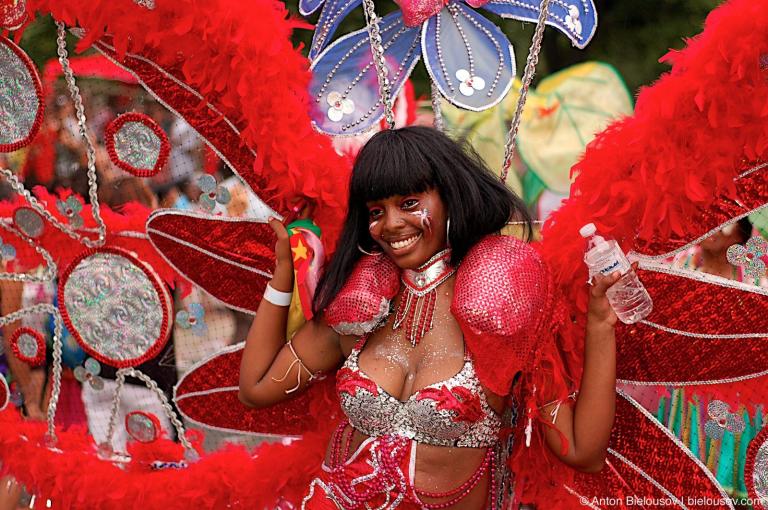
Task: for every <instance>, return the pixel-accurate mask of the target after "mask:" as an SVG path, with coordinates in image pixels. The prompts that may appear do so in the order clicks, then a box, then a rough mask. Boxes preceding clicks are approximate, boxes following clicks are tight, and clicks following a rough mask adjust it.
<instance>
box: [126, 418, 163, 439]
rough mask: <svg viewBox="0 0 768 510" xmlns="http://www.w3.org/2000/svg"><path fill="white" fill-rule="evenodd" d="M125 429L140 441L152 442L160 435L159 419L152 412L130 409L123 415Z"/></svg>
mask: <svg viewBox="0 0 768 510" xmlns="http://www.w3.org/2000/svg"><path fill="white" fill-rule="evenodd" d="M125 430H126V432H128V435H129V436H131V438H133V439H134V440H136V441H138V442H140V443H152V442H153V441H155V440H156V439H157V438H158V437H160V420H158V419H157V416H155V415H154V414H152V413H146V412H144V411H131V412H130V413H128V414H127V415H126V416H125Z"/></svg>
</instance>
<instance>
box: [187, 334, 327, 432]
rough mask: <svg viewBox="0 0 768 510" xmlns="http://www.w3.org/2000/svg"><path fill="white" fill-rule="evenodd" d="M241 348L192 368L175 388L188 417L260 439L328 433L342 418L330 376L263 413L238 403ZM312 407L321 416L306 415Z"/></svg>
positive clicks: (231, 348) (229, 349) (233, 347)
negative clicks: (308, 433) (259, 436)
mask: <svg viewBox="0 0 768 510" xmlns="http://www.w3.org/2000/svg"><path fill="white" fill-rule="evenodd" d="M242 356H243V344H238V345H234V346H232V347H228V348H226V349H224V350H222V351H220V352H219V353H217V354H215V355H213V356H211V357H209V358H208V359H205V360H203V361H201V362H200V363H197V364H196V365H194V366H193V367H192V368H191V369H190V370H189V372H187V373H186V374H184V376H182V377H181V379H179V382H178V383H177V384H176V387H175V388H174V401H175V402H176V406H177V407H178V409H179V411H180V412H181V414H182V415H184V417H185V418H186V419H187V420H189V421H191V422H193V423H196V424H199V425H203V426H205V427H208V428H212V429H215V430H223V431H230V432H239V433H253V434H259V435H262V436H265V435H266V436H270V435H273V436H294V437H295V436H300V435H302V434H304V433H305V432H308V431H317V430H319V429H322V430H328V431H329V436H330V430H331V429H332V427H333V424H334V423H335V422H336V421H337V419H338V417H339V412H340V409H339V405H338V400H337V397H336V393H335V390H334V384H333V382H334V378H333V377H327V378H326V379H324V380H322V381H319V382H317V383H315V384H313V385H311V386H310V387H309V389H308V390H307V391H304V392H302V393H300V394H299V395H297V396H296V397H294V398H291V399H289V400H286V401H285V402H282V403H280V404H277V405H273V406H270V407H267V408H264V409H252V408H249V407H246V406H245V405H243V403H242V402H240V400H239V399H238V391H239V377H240V360H241V359H242ZM310 408H313V409H316V410H317V411H318V412H315V413H312V412H308V410H309V409H310Z"/></svg>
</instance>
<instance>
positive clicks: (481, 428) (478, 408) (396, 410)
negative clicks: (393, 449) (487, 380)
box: [336, 342, 501, 448]
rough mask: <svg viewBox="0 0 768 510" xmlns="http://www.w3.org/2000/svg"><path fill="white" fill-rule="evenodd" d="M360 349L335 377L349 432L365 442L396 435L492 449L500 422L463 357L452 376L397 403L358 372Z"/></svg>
mask: <svg viewBox="0 0 768 510" xmlns="http://www.w3.org/2000/svg"><path fill="white" fill-rule="evenodd" d="M362 345H363V342H360V343H359V344H358V345H357V346H355V348H354V349H352V352H351V354H350V355H349V357H348V358H347V360H346V362H345V363H344V366H343V367H342V368H341V370H339V371H338V373H337V375H336V390H337V392H338V394H339V399H340V401H341V407H342V409H343V410H344V413H345V414H346V415H347V418H348V419H349V423H350V424H351V425H352V426H353V427H354V428H355V429H357V430H358V431H360V432H362V433H363V434H365V435H367V436H371V437H381V436H386V435H396V436H401V437H406V438H408V439H413V440H415V441H417V442H419V443H424V444H429V445H434V446H456V447H465V448H486V447H490V446H493V445H494V444H496V442H497V441H498V438H499V432H500V430H501V419H500V418H499V416H498V415H497V414H496V412H495V411H494V410H493V409H492V408H491V407H490V406H489V405H488V402H487V400H486V398H485V393H484V391H483V388H482V386H481V385H480V381H479V380H478V379H477V376H476V375H475V367H474V364H473V363H472V359H471V358H470V357H469V355H466V356H465V359H464V366H463V367H462V369H461V371H460V372H459V373H458V374H456V375H454V376H453V377H451V378H450V379H446V380H445V381H441V382H438V383H435V384H430V385H429V386H427V387H425V388H422V389H420V390H419V391H417V392H416V393H414V394H413V395H411V396H410V397H409V398H408V400H406V401H405V402H401V401H400V400H399V399H397V398H395V397H394V396H392V395H390V394H389V393H387V392H386V390H384V389H383V388H382V387H381V386H379V385H378V384H376V382H374V381H373V380H372V379H371V378H370V377H368V376H367V375H366V374H365V373H364V372H363V371H362V370H360V367H359V365H358V359H359V357H360V350H361V349H362Z"/></svg>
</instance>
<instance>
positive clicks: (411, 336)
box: [392, 249, 456, 347]
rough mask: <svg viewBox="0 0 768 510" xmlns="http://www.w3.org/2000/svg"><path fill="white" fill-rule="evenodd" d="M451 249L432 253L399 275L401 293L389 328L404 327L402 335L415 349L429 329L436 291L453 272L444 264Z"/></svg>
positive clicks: (448, 265)
mask: <svg viewBox="0 0 768 510" xmlns="http://www.w3.org/2000/svg"><path fill="white" fill-rule="evenodd" d="M450 259H451V250H450V249H446V250H443V251H441V252H438V253H436V254H435V255H434V256H433V257H432V258H431V259H429V260H428V261H427V262H426V263H424V264H423V265H422V266H420V267H419V268H418V269H415V270H412V269H406V270H405V271H403V274H402V276H401V279H402V282H403V285H404V287H405V290H404V291H403V295H402V296H401V298H400V305H399V306H398V307H397V313H396V314H395V322H394V323H393V324H392V329H398V328H399V327H401V326H404V327H405V336H406V338H407V339H408V341H409V342H411V345H413V346H414V347H416V346H417V345H418V344H419V342H420V341H421V339H422V338H424V335H426V334H427V332H428V331H430V330H431V329H432V326H433V319H434V315H435V303H436V302H437V288H438V287H439V286H440V284H441V283H443V282H444V281H445V280H447V279H448V278H450V277H451V275H452V274H453V273H455V272H456V270H455V269H454V268H453V267H451V265H450V264H449V263H448V262H449V261H450Z"/></svg>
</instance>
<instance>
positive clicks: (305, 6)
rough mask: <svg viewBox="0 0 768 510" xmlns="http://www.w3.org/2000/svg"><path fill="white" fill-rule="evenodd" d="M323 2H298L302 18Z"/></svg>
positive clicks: (302, 0)
mask: <svg viewBox="0 0 768 510" xmlns="http://www.w3.org/2000/svg"><path fill="white" fill-rule="evenodd" d="M324 1H325V0H299V12H300V13H301V15H302V16H309V15H310V14H312V13H313V12H315V11H316V10H317V8H318V7H320V6H321V5H323V2H324Z"/></svg>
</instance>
